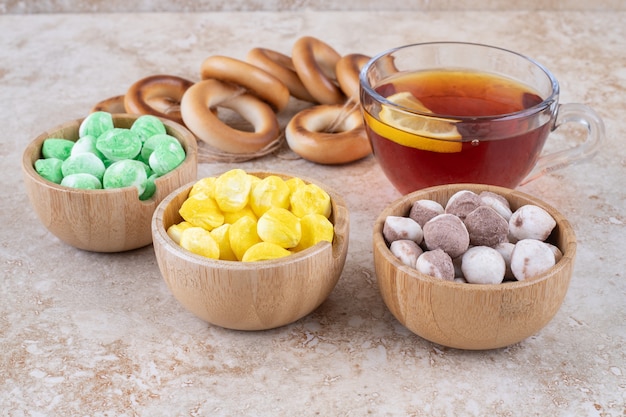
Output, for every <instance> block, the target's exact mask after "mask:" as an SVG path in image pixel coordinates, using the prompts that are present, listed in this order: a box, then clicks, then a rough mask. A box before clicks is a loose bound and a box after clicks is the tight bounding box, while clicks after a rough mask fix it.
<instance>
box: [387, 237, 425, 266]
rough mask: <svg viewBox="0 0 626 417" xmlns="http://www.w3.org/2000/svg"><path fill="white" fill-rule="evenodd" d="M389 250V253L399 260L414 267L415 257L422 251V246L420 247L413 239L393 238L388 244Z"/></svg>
mask: <svg viewBox="0 0 626 417" xmlns="http://www.w3.org/2000/svg"><path fill="white" fill-rule="evenodd" d="M389 250H391V253H393V254H394V255H395V256H396V258H398V259H399V260H400V262H402V263H403V264H405V265H406V266H410V267H411V268H415V263H416V262H417V258H418V257H419V256H420V255H421V254H422V253H424V251H423V250H422V248H420V246H419V245H418V244H417V243H415V241H413V240H408V239H400V240H394V241H393V242H391V244H390V245H389Z"/></svg>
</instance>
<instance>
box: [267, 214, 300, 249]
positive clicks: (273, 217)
mask: <svg viewBox="0 0 626 417" xmlns="http://www.w3.org/2000/svg"><path fill="white" fill-rule="evenodd" d="M257 233H258V234H259V237H260V238H261V239H262V240H263V241H264V242H269V243H274V244H276V245H278V246H280V247H282V248H293V247H294V246H296V245H297V244H298V242H300V239H301V238H302V227H301V226H300V219H299V218H298V217H296V216H295V215H294V214H293V213H292V212H290V211H289V210H286V209H284V208H280V207H272V208H270V209H269V210H267V211H266V212H265V214H263V215H262V216H261V217H260V218H259V221H258V223H257Z"/></svg>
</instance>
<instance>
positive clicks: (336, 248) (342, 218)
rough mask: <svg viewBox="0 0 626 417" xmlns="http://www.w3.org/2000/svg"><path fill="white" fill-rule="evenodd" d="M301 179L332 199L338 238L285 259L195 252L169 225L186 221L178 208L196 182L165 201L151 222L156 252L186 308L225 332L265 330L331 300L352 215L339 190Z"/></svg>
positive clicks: (164, 273) (346, 244) (179, 299)
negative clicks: (241, 258)
mask: <svg viewBox="0 0 626 417" xmlns="http://www.w3.org/2000/svg"><path fill="white" fill-rule="evenodd" d="M251 174H253V175H256V176H258V177H260V178H264V177H266V176H268V175H270V174H271V175H278V176H280V177H282V178H283V179H288V178H289V177H290V176H289V175H285V174H280V173H266V172H253V173H251ZM300 178H302V179H303V180H304V181H305V182H307V183H315V184H316V185H318V186H319V187H321V188H322V189H324V190H325V191H326V192H327V193H328V194H329V195H330V197H331V205H332V214H331V217H330V220H331V222H332V223H333V225H334V230H335V236H334V239H333V242H332V244H331V243H330V242H320V243H318V244H317V245H315V246H313V247H310V248H308V249H305V250H303V251H302V252H298V253H295V254H292V255H289V256H287V257H284V258H280V259H274V260H266V261H257V262H238V261H225V260H214V259H209V258H206V257H203V256H200V255H196V254H193V253H191V252H189V251H187V250H185V249H183V248H182V247H180V246H179V245H178V244H176V243H175V242H174V241H173V240H172V239H171V238H170V237H169V236H168V234H167V228H168V227H169V226H171V225H172V224H175V223H179V222H180V221H182V218H181V216H180V215H179V213H178V210H179V208H180V206H181V205H182V204H183V202H184V201H185V199H186V198H187V196H188V194H189V191H190V189H191V186H192V185H193V184H188V185H186V186H183V187H181V188H179V189H178V190H176V191H174V192H173V193H172V194H171V195H170V196H168V197H166V198H165V199H164V200H163V201H162V202H161V204H160V205H159V206H158V207H157V209H156V211H155V213H154V218H153V221H152V234H153V241H154V251H155V253H156V258H157V262H158V265H159V268H160V270H161V274H162V275H163V278H164V280H165V282H166V284H167V286H168V287H169V289H170V291H171V292H172V294H173V295H174V297H175V298H176V299H177V300H178V301H179V302H180V303H181V304H182V305H183V306H184V307H185V308H186V309H187V310H189V311H190V312H192V313H193V314H195V315H196V316H197V317H199V318H201V319H203V320H205V321H207V322H209V323H211V324H215V325H217V326H221V327H224V328H228V329H234V330H266V329H271V328H275V327H280V326H284V325H286V324H289V323H292V322H294V321H296V320H298V319H300V318H302V317H304V316H306V315H308V314H309V313H311V312H312V311H313V310H315V309H316V308H317V307H318V306H319V305H320V304H321V303H322V302H323V301H324V300H325V299H326V298H327V297H328V296H329V294H330V293H331V291H332V290H333V288H334V287H335V285H336V284H337V281H338V280H339V277H340V276H341V272H342V270H343V266H344V264H345V260H346V255H347V253H348V241H349V221H350V217H349V213H348V209H347V207H346V205H345V203H344V201H343V199H342V198H341V197H340V196H339V195H338V194H337V193H336V192H334V191H333V190H331V189H329V188H328V187H327V186H325V185H323V184H321V183H319V182H317V181H313V180H310V179H307V178H303V177H300Z"/></svg>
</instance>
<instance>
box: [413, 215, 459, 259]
mask: <svg viewBox="0 0 626 417" xmlns="http://www.w3.org/2000/svg"><path fill="white" fill-rule="evenodd" d="M469 243H470V239H469V233H468V232H467V228H466V227H465V224H464V223H463V221H462V220H461V219H460V218H459V217H458V216H456V215H454V214H449V213H444V214H439V215H437V216H435V217H433V218H432V219H430V220H429V221H428V222H427V223H426V224H425V225H424V244H425V245H426V247H427V248H428V250H434V249H441V250H443V251H444V252H446V253H447V254H448V255H450V257H451V258H456V257H457V256H460V255H462V254H463V252H465V251H466V250H467V248H468V247H469Z"/></svg>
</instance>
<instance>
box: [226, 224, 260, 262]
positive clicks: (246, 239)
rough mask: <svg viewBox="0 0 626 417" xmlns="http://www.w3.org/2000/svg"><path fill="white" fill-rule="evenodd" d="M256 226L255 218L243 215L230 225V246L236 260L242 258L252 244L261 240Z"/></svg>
mask: <svg viewBox="0 0 626 417" xmlns="http://www.w3.org/2000/svg"><path fill="white" fill-rule="evenodd" d="M256 226H257V222H256V220H254V219H253V218H251V217H249V216H243V217H242V218H240V219H239V220H237V221H236V222H235V223H233V224H231V225H230V229H229V240H230V247H231V249H232V250H233V253H234V254H235V256H236V257H237V259H238V260H242V259H243V255H244V254H245V253H246V251H247V250H248V249H249V248H250V247H251V246H252V245H254V244H256V243H259V242H261V241H262V240H261V238H260V237H259V234H258V233H257V227H256Z"/></svg>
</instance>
